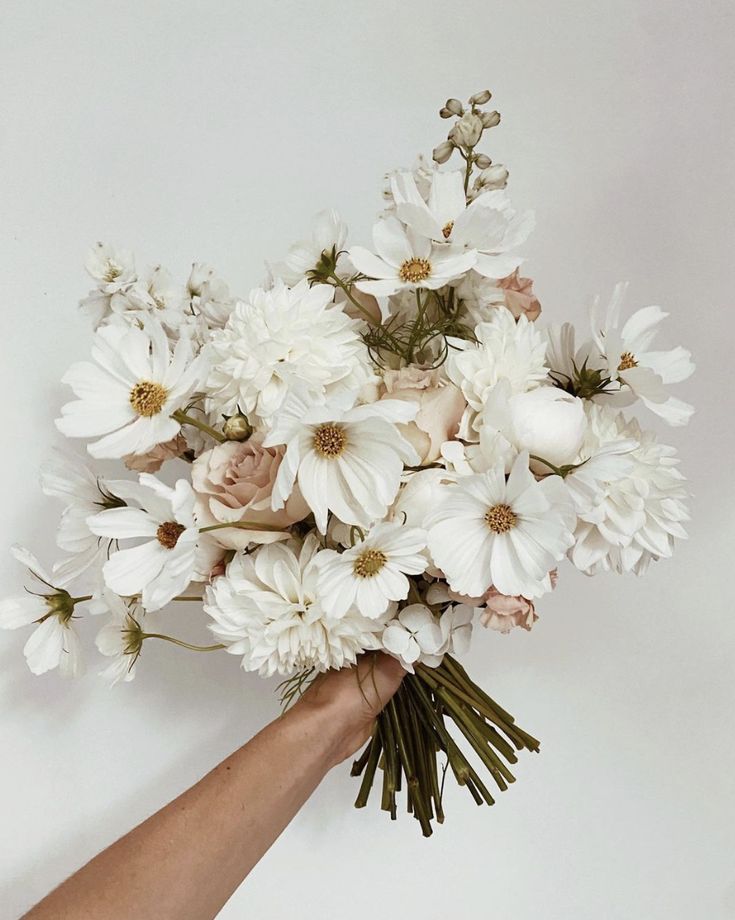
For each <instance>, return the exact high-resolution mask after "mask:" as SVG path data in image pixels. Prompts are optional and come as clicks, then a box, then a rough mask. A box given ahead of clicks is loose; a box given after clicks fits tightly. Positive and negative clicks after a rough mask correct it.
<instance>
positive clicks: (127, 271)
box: [84, 243, 137, 294]
mask: <svg viewBox="0 0 735 920" xmlns="http://www.w3.org/2000/svg"><path fill="white" fill-rule="evenodd" d="M84 267H85V268H86V269H87V272H88V273H89V275H90V277H91V278H94V280H95V281H96V282H97V287H98V289H99V290H100V291H101V292H103V293H105V294H114V293H116V292H117V291H122V290H124V289H125V288H126V287H127V286H128V285H130V284H132V283H133V282H134V281H135V280H136V277H137V276H136V274H135V259H134V258H133V254H132V252H129V251H128V250H127V249H116V248H115V247H114V246H110V245H109V243H96V244H95V245H94V246H92V248H91V249H90V250H89V252H88V253H87V258H86V260H85V262H84Z"/></svg>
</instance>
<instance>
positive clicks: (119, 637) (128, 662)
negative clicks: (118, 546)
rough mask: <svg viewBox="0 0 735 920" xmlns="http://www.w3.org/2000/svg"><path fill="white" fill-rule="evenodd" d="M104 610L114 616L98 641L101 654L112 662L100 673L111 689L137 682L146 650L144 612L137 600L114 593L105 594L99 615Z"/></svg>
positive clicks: (99, 604) (98, 610) (97, 644)
mask: <svg viewBox="0 0 735 920" xmlns="http://www.w3.org/2000/svg"><path fill="white" fill-rule="evenodd" d="M101 608H104V609H105V610H106V611H107V612H109V614H110V619H109V621H108V622H107V623H106V624H105V625H104V626H103V627H102V629H100V631H99V632H98V633H97V636H96V638H95V645H96V646H97V648H98V649H99V651H100V652H101V653H102V654H103V655H104V656H105V657H107V658H111V659H112V661H111V662H110V663H109V664H108V665H107V667H105V668H103V669H102V670H101V671H100V672H99V673H100V676H101V677H104V678H105V679H106V680H107V681H109V683H110V684H111V685H114V684H117V683H119V682H120V681H125V682H126V683H127V682H128V681H131V680H133V678H134V677H135V666H136V664H137V661H138V657H139V656H140V651H141V649H142V647H143V639H144V634H143V628H142V627H141V625H140V621H141V619H142V616H143V611H142V609H141V608H140V606H139V605H138V604H136V603H135V601H133V600H126V599H124V598H122V597H119V596H118V595H117V594H115V593H114V592H112V591H105V592H104V593H103V595H102V597H101V598H100V601H99V603H98V609H97V610H96V611H95V612H97V613H99V612H101Z"/></svg>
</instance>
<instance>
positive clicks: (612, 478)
mask: <svg viewBox="0 0 735 920" xmlns="http://www.w3.org/2000/svg"><path fill="white" fill-rule="evenodd" d="M587 415H588V418H589V427H588V437H587V440H586V443H585V445H584V446H583V451H585V450H587V451H590V452H597V454H598V455H599V456H600V457H601V459H604V462H605V467H603V468H598V469H597V470H595V467H594V466H593V467H592V469H591V470H590V471H589V473H588V475H590V474H594V475H595V482H594V484H593V486H592V489H591V492H590V494H591V495H592V496H594V497H592V498H591V500H590V501H588V503H587V506H586V507H585V506H584V503H583V502H580V501H579V497H577V499H576V501H577V504H578V509H577V513H578V514H579V523H578V525H577V529H576V532H575V544H574V546H573V548H572V549H571V551H570V553H569V557H570V559H571V561H572V562H573V563H574V565H575V566H576V567H577V568H578V569H580V570H581V571H583V572H585V573H587V574H590V575H592V574H595V573H597V572H602V571H610V570H613V571H615V572H635V573H636V574H642V573H643V572H644V571H645V570H646V568H647V567H648V564H649V563H650V562H651V560H655V559H660V558H666V557H669V556H671V554H672V553H673V550H674V543H675V540H676V539H685V538H686V535H687V534H686V531H685V529H684V527H683V522H684V521H687V520H688V519H689V515H688V513H687V509H686V504H685V502H686V498H687V491H686V488H685V486H684V476H683V475H682V474H681V473H680V472H679V470H678V469H677V465H678V463H679V461H678V459H677V457H676V451H675V449H674V448H673V447H668V446H666V445H665V444H658V443H657V441H656V437H655V435H654V434H653V433H652V432H649V431H644V430H643V429H641V427H640V425H639V424H638V422H637V421H635V420H629V421H628V420H626V419H625V418H624V416H623V415H622V413H617V412H615V411H614V410H613V409H611V408H609V407H606V406H596V405H590V406H588V408H587ZM621 442H624V443H625V444H627V449H626V450H624V452H623V455H622V456H620V457H618V458H617V461H616V462H615V463H614V465H613V466H610V461H611V460H612V459H613V457H614V452H613V455H612V456H611V453H610V449H611V447H612V448H614V447H618V448H619V447H620V444H621ZM631 444H633V445H635V446H634V448H633V449H630V448H631ZM606 449H607V453H605V451H606ZM590 462H591V463H593V462H594V458H593V461H590ZM599 463H600V460H598V464H599ZM621 463H624V464H626V466H625V467H622V466H621ZM579 475H582V476H584V475H585V468H584V467H581V468H580V470H579ZM576 476H577V474H574V475H573V476H572V477H571V479H572V480H574V479H575V478H576ZM567 478H568V479H569V478H570V477H567ZM569 485H570V486H573V483H570V484H569ZM595 493H596V494H595Z"/></svg>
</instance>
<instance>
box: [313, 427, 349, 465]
mask: <svg viewBox="0 0 735 920" xmlns="http://www.w3.org/2000/svg"><path fill="white" fill-rule="evenodd" d="M313 444H314V450H315V451H316V452H317V453H318V454H319V455H320V456H322V457H326V458H327V459H328V460H334V459H336V458H337V457H339V456H340V454H342V453H343V452H344V449H345V447H346V446H347V432H346V431H345V430H344V428H341V427H340V426H339V425H335V424H334V423H333V422H327V423H326V424H324V425H320V426H319V427H318V428H317V429H316V430H315V431H314V441H313Z"/></svg>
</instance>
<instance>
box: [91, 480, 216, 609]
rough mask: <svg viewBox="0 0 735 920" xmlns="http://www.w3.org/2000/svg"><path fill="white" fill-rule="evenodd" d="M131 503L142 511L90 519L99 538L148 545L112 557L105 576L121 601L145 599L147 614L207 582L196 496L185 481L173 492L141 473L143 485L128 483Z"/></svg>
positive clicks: (128, 509) (104, 513)
mask: <svg viewBox="0 0 735 920" xmlns="http://www.w3.org/2000/svg"><path fill="white" fill-rule="evenodd" d="M126 498H130V499H131V500H135V501H136V502H137V503H138V504H139V505H140V507H138V508H135V507H126V508H110V509H108V510H106V511H101V512H100V513H99V514H96V515H94V516H93V517H91V518H90V519H89V527H90V529H91V530H92V532H93V533H96V534H97V535H98V536H100V537H107V538H108V539H110V540H118V541H120V540H144V541H145V542H143V543H140V544H138V545H137V546H134V547H130V548H126V549H120V550H118V551H117V552H115V553H112V555H111V556H110V558H109V559H108V561H107V562H106V563H105V565H104V568H103V570H102V571H103V575H104V579H105V584H106V585H107V586H108V587H109V588H110V589H111V590H112V591H114V592H115V593H116V594H119V595H121V596H122V597H133V596H134V595H138V594H141V595H142V603H143V607H144V608H145V609H146V610H159V609H160V608H161V607H163V606H165V605H166V604H168V603H169V601H171V600H172V599H173V598H174V597H176V595H177V594H181V593H182V592H183V591H184V589H185V588H186V587H187V585H188V584H189V583H190V582H191V581H192V580H195V579H196V578H197V577H199V578H201V577H202V572H201V571H199V566H198V563H199V560H200V556H199V554H198V543H199V540H200V537H199V529H198V528H197V526H196V522H195V520H194V492H193V490H192V488H191V484H190V483H189V482H188V481H187V480H186V479H179V481H178V482H177V483H176V485H175V486H174V488H170V487H169V486H167V485H165V484H164V483H162V482H161V481H160V480H159V479H157V478H156V477H155V476H152V475H151V474H150V473H141V475H140V483H139V484H136V483H128V494H127V495H126Z"/></svg>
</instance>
